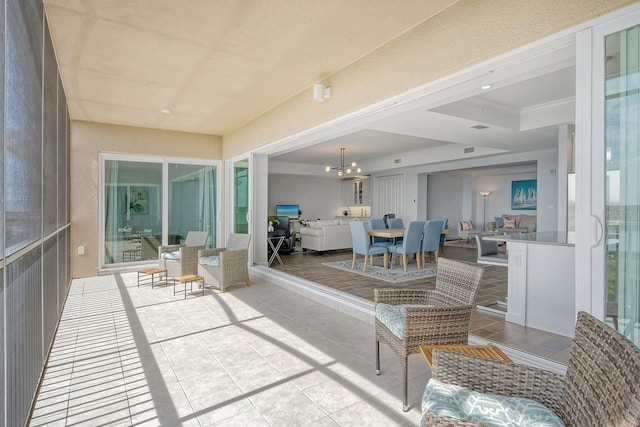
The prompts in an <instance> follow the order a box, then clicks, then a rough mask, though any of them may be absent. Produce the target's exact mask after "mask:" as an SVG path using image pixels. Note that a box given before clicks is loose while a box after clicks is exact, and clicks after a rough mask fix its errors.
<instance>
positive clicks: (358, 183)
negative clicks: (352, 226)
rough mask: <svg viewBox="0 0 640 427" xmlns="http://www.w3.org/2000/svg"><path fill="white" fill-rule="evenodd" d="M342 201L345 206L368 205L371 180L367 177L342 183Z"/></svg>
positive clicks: (369, 202)
mask: <svg viewBox="0 0 640 427" xmlns="http://www.w3.org/2000/svg"><path fill="white" fill-rule="evenodd" d="M342 203H343V204H344V205H345V206H353V205H370V204H371V182H370V180H368V179H356V180H349V181H344V182H343V183H342Z"/></svg>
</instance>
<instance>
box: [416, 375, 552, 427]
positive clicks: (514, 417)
mask: <svg viewBox="0 0 640 427" xmlns="http://www.w3.org/2000/svg"><path fill="white" fill-rule="evenodd" d="M427 412H433V413H436V414H439V415H443V416H447V417H451V418H457V419H463V420H468V421H472V422H474V423H478V424H482V425H483V426H496V427H505V426H513V427H515V426H523V427H524V426H530V427H534V426H535V427H543V426H544V427H553V426H564V425H565V424H564V422H562V420H561V419H560V418H559V417H558V416H557V415H556V414H555V413H553V411H551V410H550V409H549V408H547V407H546V406H544V405H543V404H541V403H539V402H536V401H535V400H531V399H525V398H522V397H507V396H500V395H497V394H489V393H479V392H477V391H473V390H468V389H465V388H463V387H459V386H456V385H452V384H445V383H442V382H440V381H437V380H434V379H430V380H429V382H428V383H427V387H426V388H425V390H424V394H423V395H422V414H423V415H424V414H425V413H427Z"/></svg>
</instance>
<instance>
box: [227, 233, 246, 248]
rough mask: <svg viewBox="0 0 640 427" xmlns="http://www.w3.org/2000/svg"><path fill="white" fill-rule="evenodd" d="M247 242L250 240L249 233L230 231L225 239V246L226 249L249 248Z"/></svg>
mask: <svg viewBox="0 0 640 427" xmlns="http://www.w3.org/2000/svg"><path fill="white" fill-rule="evenodd" d="M249 242H251V234H240V233H231V234H229V238H228V239H227V245H226V248H227V250H228V251H239V250H242V249H249Z"/></svg>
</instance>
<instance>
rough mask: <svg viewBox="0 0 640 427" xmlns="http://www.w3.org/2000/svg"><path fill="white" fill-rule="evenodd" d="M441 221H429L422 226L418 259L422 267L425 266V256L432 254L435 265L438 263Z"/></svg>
mask: <svg viewBox="0 0 640 427" xmlns="http://www.w3.org/2000/svg"><path fill="white" fill-rule="evenodd" d="M442 224H443V221H442V219H431V220H429V221H427V222H426V223H425V225H424V231H423V233H422V250H421V251H420V259H421V260H422V265H423V266H425V265H426V264H427V257H426V255H427V254H431V253H433V254H434V255H433V256H434V258H435V263H436V264H437V263H438V251H440V235H441V234H442V233H441V231H442Z"/></svg>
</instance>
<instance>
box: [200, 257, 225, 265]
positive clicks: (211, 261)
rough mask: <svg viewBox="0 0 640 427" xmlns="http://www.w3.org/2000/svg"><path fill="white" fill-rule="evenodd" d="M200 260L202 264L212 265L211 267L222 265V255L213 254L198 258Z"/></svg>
mask: <svg viewBox="0 0 640 427" xmlns="http://www.w3.org/2000/svg"><path fill="white" fill-rule="evenodd" d="M198 262H199V263H200V264H202V265H210V266H211V267H220V256H219V255H211V256H203V257H200V258H198Z"/></svg>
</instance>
